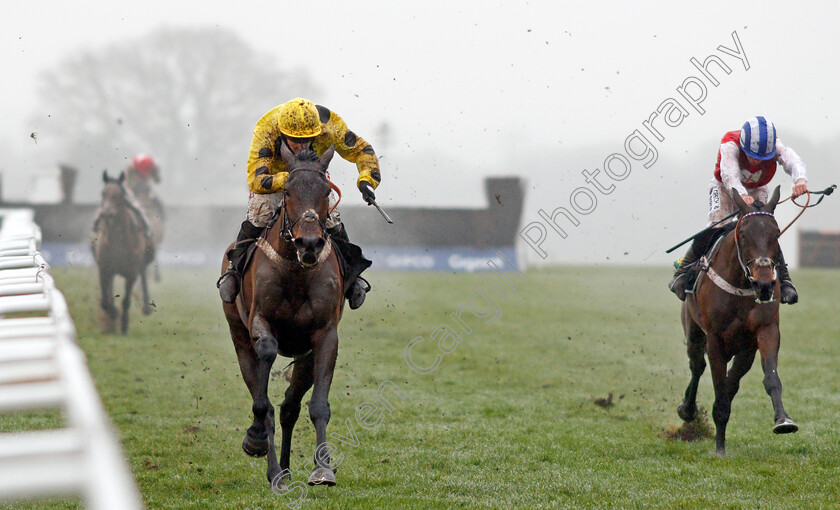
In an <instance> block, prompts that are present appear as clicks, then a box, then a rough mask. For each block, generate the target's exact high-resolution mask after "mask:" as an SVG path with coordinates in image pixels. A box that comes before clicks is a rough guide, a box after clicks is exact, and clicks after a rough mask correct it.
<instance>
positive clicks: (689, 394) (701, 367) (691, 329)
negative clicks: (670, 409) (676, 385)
mask: <svg viewBox="0 0 840 510" xmlns="http://www.w3.org/2000/svg"><path fill="white" fill-rule="evenodd" d="M685 329H686V344H687V351H688V366H689V368H691V380H690V381H689V382H688V387H687V388H686V389H685V397H684V398H683V401H682V404H680V405H679V406H678V407H677V414H678V415H679V416H680V418H682V419H683V420H684V421H694V419H695V418H696V417H697V386H698V385H699V383H700V376H702V375H703V372H704V371H705V370H706V335H705V334H703V331H702V330H701V329H700V328H699V327H698V326H697V324H695V323H694V322H693V321H692V322H690V323H689V325H688V326H687V327H686V328H685Z"/></svg>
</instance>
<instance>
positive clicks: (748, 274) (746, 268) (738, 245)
mask: <svg viewBox="0 0 840 510" xmlns="http://www.w3.org/2000/svg"><path fill="white" fill-rule="evenodd" d="M747 216H770V217H771V218H775V216H774V215H773V213H769V212H764V211H754V212H750V213H747V214H744V215H742V216H741V217H740V218H738V223H736V224H735V251H736V253H737V254H738V263H739V264H741V269H742V270H743V271H744V276H746V277H747V280H749V282H750V288H751V289H755V285H754V284H755V278H754V277H753V275H752V272H751V271H750V264H752V263H753V262H756V261H757V260H759V259H761V258H765V257H756V258H754V259H750V260H748V261H746V262H744V258H743V256H742V255H741V243H740V241H739V239H738V228H739V227H740V226H741V220H743V219H744V218H746V217H747ZM762 265H763V264H762ZM776 265H777V262H776V261H775V260H772V259H771V260H770V266H771V267H772V268H773V280H776V278H777V277H778V275H777V274H776ZM753 293H755V291H753ZM772 301H773V296H772V295H771V296H770V301H766V302H772ZM756 302H757V303H763V302H765V301H759V299H758V296H757V295H756Z"/></svg>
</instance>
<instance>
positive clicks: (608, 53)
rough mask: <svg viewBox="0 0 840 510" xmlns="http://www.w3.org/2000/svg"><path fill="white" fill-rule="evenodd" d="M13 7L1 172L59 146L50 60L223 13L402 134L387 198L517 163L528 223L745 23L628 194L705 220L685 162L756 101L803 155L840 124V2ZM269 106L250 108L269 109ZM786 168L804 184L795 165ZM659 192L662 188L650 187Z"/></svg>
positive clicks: (346, 103)
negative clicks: (38, 116)
mask: <svg viewBox="0 0 840 510" xmlns="http://www.w3.org/2000/svg"><path fill="white" fill-rule="evenodd" d="M3 14H4V15H3V17H2V18H0V64H2V78H0V80H2V92H1V93H0V111H2V112H3V116H2V120H0V170H2V171H3V172H4V174H8V173H9V171H10V169H15V170H17V171H16V172H15V174H16V175H15V177H14V179H15V180H17V179H18V178H20V179H26V180H30V179H31V174H32V173H33V172H37V171H39V170H42V169H44V168H48V167H50V166H51V165H53V164H54V162H55V161H57V160H59V159H60V155H53V154H43V153H39V152H38V151H39V150H40V147H39V146H37V145H36V144H34V143H33V141H32V140H31V139H30V138H29V133H30V132H31V131H33V130H34V129H35V128H34V127H33V124H32V122H31V120H32V118H31V117H32V114H33V111H34V110H35V106H36V99H37V98H36V94H35V84H36V80H35V78H36V75H37V73H39V72H40V71H42V70H44V69H47V68H49V67H51V66H53V65H54V64H55V63H56V62H58V61H59V60H60V59H61V58H63V57H65V56H67V55H70V54H72V53H74V52H76V51H78V50H82V49H95V48H97V47H99V46H101V45H104V44H106V43H109V42H113V41H119V40H122V39H125V38H130V37H138V36H142V35H144V34H146V33H148V32H150V31H152V30H154V29H155V28H157V27H160V26H162V25H166V26H171V27H177V26H208V25H209V26H215V25H217V26H219V27H220V28H224V29H229V30H233V31H235V32H236V33H237V34H239V35H240V36H241V37H243V38H244V39H245V40H246V41H247V42H249V43H251V44H252V45H253V46H254V47H256V48H259V49H260V50H261V51H263V52H267V53H269V54H273V55H276V58H277V59H278V62H279V64H280V66H281V67H282V68H284V69H288V68H302V69H305V70H306V72H307V73H308V74H309V76H310V77H311V78H313V79H314V81H315V82H316V83H318V85H319V86H320V88H321V90H323V91H324V93H323V97H313V98H311V99H313V100H314V101H316V102H318V103H321V104H324V105H327V106H328V107H330V108H331V109H334V110H335V111H337V112H338V113H339V114H340V115H342V117H344V118H345V120H347V122H348V124H349V125H350V126H351V128H352V129H353V130H354V131H356V132H357V133H359V134H360V135H361V136H363V137H365V138H366V139H368V140H369V141H371V142H372V143H373V145H374V147H376V146H377V144H376V140H375V138H374V132H375V129H376V127H377V126H378V125H379V124H380V122H382V121H383V120H387V121H388V122H389V123H390V124H391V126H392V128H393V135H394V143H393V146H392V147H390V148H388V150H387V154H386V158H385V159H384V160H383V183H382V187H381V188H380V191H379V193H380V195H381V196H382V197H383V198H384V199H385V200H384V202H386V203H388V202H392V203H399V204H411V203H418V204H422V205H428V204H441V205H454V204H459V205H465V206H479V205H481V204H483V200H484V199H483V190H482V189H481V187H480V186H481V179H482V178H483V177H484V176H486V175H499V174H508V173H515V174H520V175H524V176H527V177H528V179H529V183H530V185H531V191H532V193H531V195H530V196H529V204H528V205H527V206H526V218H536V210H537V209H539V208H544V209H549V208H552V209H553V207H555V206H557V205H561V203H562V202H563V201H567V200H568V195H569V192H570V191H571V189H573V188H572V187H570V186H578V185H580V184H581V183H582V182H583V181H582V177H581V176H580V171H581V170H582V169H583V168H590V169H591V168H595V167H600V166H601V163H602V161H603V158H604V157H605V156H606V155H607V153H603V154H602V153H600V152H595V153H594V154H596V156H595V157H594V159H592V160H588V159H587V160H584V161H579V160H577V159H576V158H575V154H576V148H578V147H584V146H589V148H590V150H591V148H592V147H612V148H613V149H611V150H620V149H621V147H622V145H623V141H624V138H625V137H626V136H627V135H629V134H630V133H631V132H632V131H633V130H634V129H637V128H640V127H641V121H642V120H644V119H646V118H647V117H648V116H649V115H650V114H651V112H652V111H653V110H654V109H655V108H656V106H657V105H658V104H659V103H660V102H661V101H663V100H664V99H666V98H668V97H677V95H676V92H675V87H677V86H678V85H679V84H680V83H681V82H682V80H683V79H684V78H685V77H687V76H689V75H697V71H696V70H695V69H694V68H693V67H692V66H691V64H690V63H689V58H691V57H696V58H698V59H700V60H703V59H704V58H705V57H706V56H707V55H709V54H712V53H717V54H719V55H720V53H719V52H716V48H717V46H718V45H721V44H723V45H725V46H728V47H733V42H732V38H731V36H730V34H731V32H732V31H734V30H737V32H738V34H739V36H740V39H741V42H742V44H743V46H744V49H745V52H746V54H747V57H748V58H749V61H750V65H751V69H750V70H749V71H745V70H744V69H743V67H742V66H741V65H740V63H738V62H737V61H735V60H733V59H731V58H729V59H728V60H727V58H728V57H724V59H725V60H726V61H727V63H729V64H730V66H731V67H732V68H733V73H732V74H731V75H729V76H722V77H720V81H721V85H720V86H719V87H717V88H715V89H710V90H709V97H708V98H707V100H706V102H705V103H704V106H705V107H706V109H707V111H708V112H707V113H706V114H705V115H704V116H700V115H699V114H696V113H694V114H693V115H691V116H690V117H689V118H687V119H686V120H685V121H684V123H683V125H682V126H680V127H679V128H675V129H673V130H672V131H670V132H669V133H667V134H666V137H667V140H666V142H664V143H662V144H660V150H661V152H660V162H659V163H657V165H655V166H654V167H653V168H651V169H650V170H647V171H646V172H648V174H647V175H646V176H644V177H640V175H641V174H640V173H639V174H634V175H633V176H631V177H630V178H628V179H627V180H626V181H622V182H621V183H618V184H617V185H618V186H619V188H620V189H619V191H620V192H621V193H623V194H624V195H625V196H624V199H622V198H621V196H620V195H621V193H617V194H615V195H616V196H615V197H614V198H615V200H616V201H617V202H619V203H620V202H621V201H622V200H625V201H626V200H629V197H631V196H633V197H642V198H644V203H643V204H639V203H638V202H627V204H630V207H640V208H641V209H642V210H641V211H640V214H641V215H643V216H644V213H648V214H649V215H650V218H651V219H655V217H656V215H655V214H654V212H655V210H656V208H660V207H662V206H663V204H664V207H665V208H666V210H668V208H669V207H674V208H676V207H680V206H681V205H682V204H685V203H686V202H687V201H688V202H689V203H690V204H691V205H690V206H691V207H692V208H693V209H699V211H694V212H691V213H690V214H688V215H687V216H685V218H695V217H698V218H699V219H698V220H697V222H696V224H702V220H703V216H704V207H705V206H704V204H705V195H706V189H705V183H706V182H707V181H708V177H709V175H710V174H709V173H707V174H702V172H701V174H698V175H694V174H692V175H686V176H685V178H683V176H681V175H675V173H674V172H678V171H679V170H678V168H679V167H681V166H683V165H684V164H685V158H689V157H690V158H692V160H691V161H692V163H691V164H692V165H694V168H697V164H698V163H697V161H702V162H704V163H709V162H710V161H711V163H710V164H711V165H713V160H714V157H715V154H714V152H715V150H716V147H715V145H716V142H717V141H718V140H719V139H720V137H721V135H722V134H723V132H724V131H727V130H731V129H737V128H738V127H739V126H740V125H741V123H743V121H744V120H745V119H746V118H747V117H750V116H752V115H756V114H763V115H766V116H767V117H768V118H771V119H772V120H774V121H775V122H776V125H777V126H778V129H779V132H780V135H781V137H782V138H783V139H785V136H786V133H792V134H796V136H797V137H799V138H800V139H807V140H808V141H809V142H810V143H811V144H812V147H814V149H813V150H814V151H817V153H807V154H806V153H802V151H801V150H799V152H800V153H801V155H802V156H803V158H804V159H805V161H806V163H808V161H809V160H824V159H823V156H825V157H826V158H827V157H830V156H831V155H833V154H834V153H835V152H836V151H837V150H838V149H837V148H836V147H830V146H827V145H828V144H827V143H826V142H827V141H829V140H831V139H834V140H836V139H837V137H838V135H840V126H838V117H837V114H838V112H840V108H839V107H840V95H838V94H837V84H838V78H840V72H839V71H838V69H837V62H838V60H837V51H838V50H839V49H840V31H838V30H837V26H838V25H839V24H840V23H838V22H840V2H838V0H831V1H818V2H807V3H806V2H799V3H794V2H781V1H773V2H767V1H764V2H732V1H728V2H692V3H690V4H682V3H680V4H677V3H675V2H620V1H614V2H579V1H578V2H557V1H529V2H489V1H484V2H482V1H462V2H455V1H451V0H450V1H425V2H411V3H405V2H387V1H355V2H314V1H306V2H278V1H271V2H253V1H252V2H247V1H246V2H235V5H234V3H233V2H224V3H223V2H199V1H178V2H173V1H168V2H162V1H158V0H146V1H144V2H121V1H111V2H99V1H92V0H74V1H72V2H63V1H38V2H16V3H14V4H11V5H8V6H4V13H3ZM287 99H289V98H287V97H278V98H277V103H278V104H279V103H281V102H283V101H285V100H287ZM269 106H273V105H269ZM266 109H267V108H266ZM262 113H264V112H254V119H255V120H256V119H257V118H259V117H260V116H261V115H262ZM36 124H37V122H36ZM249 137H250V133H248V134H245V135H244V138H245V139H246V140H247V139H249ZM245 143H247V142H245ZM598 150H599V149H598ZM243 151H244V149H243ZM553 151H563V152H562V154H566V155H568V161H574V162H575V165H576V166H573V167H568V168H567V167H564V166H563V163H566V162H563V163H561V162H558V164H557V165H556V166H551V165H545V164H542V165H535V166H534V167H529V168H522V165H521V163H520V162H521V161H522V155H523V154H526V153H537V154H538V153H541V152H542V153H546V154H549V153H552V154H553V153H554V152H553ZM378 152H379V153H380V154H382V153H383V151H381V150H380V151H378ZM819 152H824V153H825V154H820V153H819ZM4 154H5V156H4ZM243 154H244V152H243ZM581 154H583V152H581ZM686 154H688V156H686ZM421 158H425V159H422V160H421ZM526 159H527V158H526ZM531 160H533V159H531ZM419 161H423V162H424V164H422V165H420V164H419ZM400 162H404V164H403V165H400ZM566 164H567V163H566ZM689 166H690V165H689ZM341 168H343V169H346V170H347V171H348V172H352V167H350V166H346V167H341ZM809 168H810V169H811V179H812V182H815V183H819V184H822V185H823V186H824V185H827V184H829V182H828V180H829V179H828V178H827V177H826V176H825V175H826V173H828V172H835V170H833V169H829V168H813V166H811V167H809ZM18 171H19V172H20V173H18ZM710 171H711V169H709V172H710ZM333 173H334V174H335V173H336V172H335V170H334V172H333ZM835 175H836V174H835ZM18 176H19V177H18ZM817 176H819V178H817ZM392 177H393V179H392ZM8 181H9V177H7V176H4V187H6V188H8V187H10V186H11V185H13V184H14V183H10V182H8ZM777 182H780V183H784V188H783V189H785V190H787V189H789V188H788V184H787V183H786V181H785V180H784V179H779V178H777ZM564 186H565V187H564ZM698 188H699V189H698ZM653 194H661V195H662V197H663V200H662V201H659V202H657V201H653V200H649V197H650V196H651V195H653ZM655 202H656V203H655ZM648 204H649V205H648ZM835 211H836V209H835ZM598 214H602V215H603V216H604V218H606V217H607V216H608V215H609V214H608V210H607V212H605V211H598ZM835 216H836V215H835ZM594 217H595V214H593V215H592V218H594ZM587 221H589V218H587ZM599 221H603V220H599ZM593 228H594V227H593ZM581 232H583V231H581ZM588 235H589V236H590V237H591V235H598V233H597V231H595V232H593V233H590V234H588ZM604 235H606V234H604ZM670 235H671V236H672V237H673V236H675V235H677V234H670ZM602 237H603V235H602ZM669 238H670V237H669ZM586 260H591V259H586Z"/></svg>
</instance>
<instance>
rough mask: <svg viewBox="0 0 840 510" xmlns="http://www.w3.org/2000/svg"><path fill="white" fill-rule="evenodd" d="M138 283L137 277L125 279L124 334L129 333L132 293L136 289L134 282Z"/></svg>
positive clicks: (121, 320) (121, 328) (123, 301)
mask: <svg viewBox="0 0 840 510" xmlns="http://www.w3.org/2000/svg"><path fill="white" fill-rule="evenodd" d="M136 281H137V275H134V276H132V277H130V278H129V277H126V279H125V296H123V300H122V315H121V316H120V331H122V334H123V335H124V334H126V333H127V332H128V311H129V308H130V307H131V292H132V290H133V289H134V282H136Z"/></svg>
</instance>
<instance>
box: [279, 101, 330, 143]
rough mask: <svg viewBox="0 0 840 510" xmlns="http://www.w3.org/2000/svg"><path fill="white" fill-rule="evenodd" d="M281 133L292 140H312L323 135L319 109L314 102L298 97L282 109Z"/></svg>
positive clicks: (280, 119)
mask: <svg viewBox="0 0 840 510" xmlns="http://www.w3.org/2000/svg"><path fill="white" fill-rule="evenodd" d="M279 117H280V118H279V120H278V126H279V128H280V132H281V133H283V134H284V135H286V136H289V137H292V138H312V137H315V136H318V135H319V134H320V133H321V120H320V119H319V118H318V109H317V108H315V105H314V104H313V103H312V101H309V100H306V99H304V98H302V97H297V98H295V99H292V100H291V101H289V102H287V103H286V104H284V105H283V106H281V107H280V112H279Z"/></svg>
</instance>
